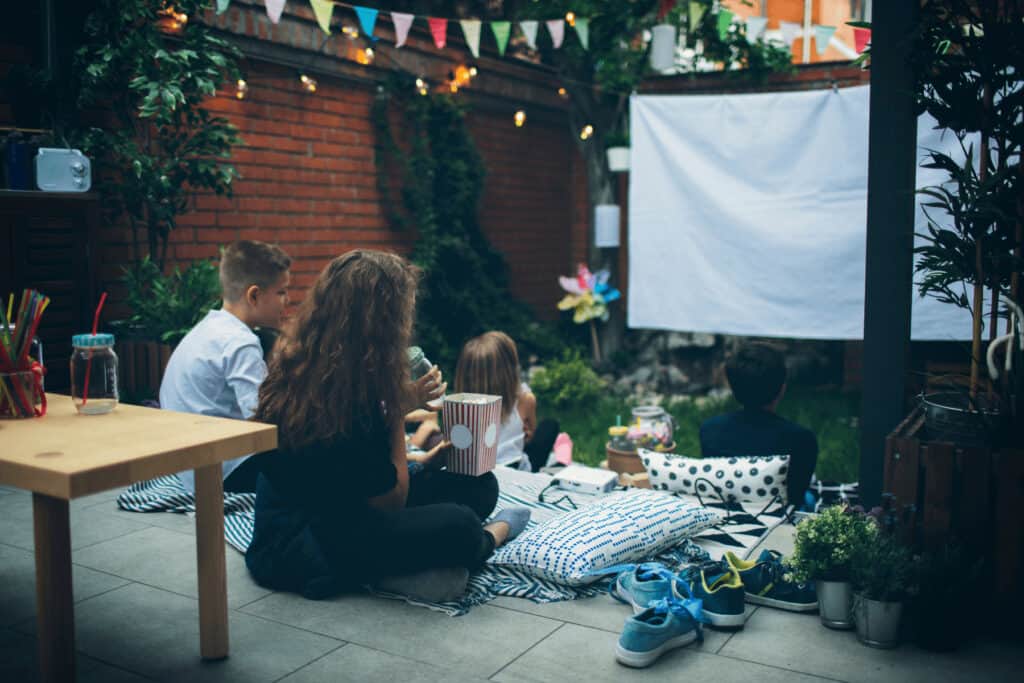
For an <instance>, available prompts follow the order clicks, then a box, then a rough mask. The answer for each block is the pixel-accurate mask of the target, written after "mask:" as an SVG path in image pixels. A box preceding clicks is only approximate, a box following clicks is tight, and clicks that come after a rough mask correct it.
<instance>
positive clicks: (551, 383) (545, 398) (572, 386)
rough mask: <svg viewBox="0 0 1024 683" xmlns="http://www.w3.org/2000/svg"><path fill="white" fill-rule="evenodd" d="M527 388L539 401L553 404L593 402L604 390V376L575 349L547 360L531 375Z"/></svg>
mask: <svg viewBox="0 0 1024 683" xmlns="http://www.w3.org/2000/svg"><path fill="white" fill-rule="evenodd" d="M530 388H531V389H533V392H534V394H536V395H537V402H538V403H539V404H540V405H543V406H545V407H547V406H551V407H554V408H565V407H568V406H570V405H580V404H582V405H593V404H596V403H597V401H598V399H599V398H601V397H602V396H603V395H604V394H605V392H606V390H607V386H606V384H605V382H604V380H602V379H601V378H600V377H599V376H598V375H597V373H596V372H594V369H593V368H591V367H590V364H589V363H587V361H585V360H584V359H583V356H582V355H580V352H579V351H578V350H575V349H571V350H566V351H565V352H563V354H562V357H561V358H560V359H558V360H552V361H549V362H548V363H547V364H546V365H545V366H544V367H543V369H541V370H540V371H539V372H537V373H536V374H535V375H534V376H533V379H532V380H531V382H530Z"/></svg>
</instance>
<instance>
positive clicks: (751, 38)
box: [747, 17, 768, 43]
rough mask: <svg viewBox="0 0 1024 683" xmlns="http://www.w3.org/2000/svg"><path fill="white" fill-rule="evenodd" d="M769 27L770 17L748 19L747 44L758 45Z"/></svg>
mask: <svg viewBox="0 0 1024 683" xmlns="http://www.w3.org/2000/svg"><path fill="white" fill-rule="evenodd" d="M767 26H768V17H747V42H748V43H756V42H757V39H758V38H760V37H761V35H762V34H764V29H765V28H766V27H767Z"/></svg>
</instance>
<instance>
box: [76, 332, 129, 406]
mask: <svg viewBox="0 0 1024 683" xmlns="http://www.w3.org/2000/svg"><path fill="white" fill-rule="evenodd" d="M71 345H72V346H73V347H74V350H73V351H72V352H71V399H72V400H73V401H74V402H75V408H77V409H78V412H79V413H81V414H83V415H103V414H104V413H109V412H110V411H111V410H113V409H114V407H115V406H117V399H118V395H117V354H116V353H114V335H112V334H76V335H75V336H73V337H72V338H71Z"/></svg>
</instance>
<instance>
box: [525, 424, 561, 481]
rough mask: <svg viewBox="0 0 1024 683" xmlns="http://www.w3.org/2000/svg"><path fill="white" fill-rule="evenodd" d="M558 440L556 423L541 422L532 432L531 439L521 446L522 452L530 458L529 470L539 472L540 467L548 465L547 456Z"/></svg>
mask: <svg viewBox="0 0 1024 683" xmlns="http://www.w3.org/2000/svg"><path fill="white" fill-rule="evenodd" d="M557 438H558V421H557V420H552V419H545V420H541V421H540V422H539V423H538V424H537V429H535V430H534V432H533V438H531V439H530V440H529V442H527V444H526V445H525V446H523V451H524V452H525V453H526V456H527V457H528V458H530V469H531V470H533V471H534V472H539V471H540V468H541V467H544V465H546V464H548V455H550V454H551V448H552V446H554V445H555V439H557Z"/></svg>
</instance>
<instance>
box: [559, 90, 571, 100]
mask: <svg viewBox="0 0 1024 683" xmlns="http://www.w3.org/2000/svg"><path fill="white" fill-rule="evenodd" d="M558 96H559V97H561V98H562V99H563V100H564V99H567V98H568V97H569V91H568V90H566V89H565V88H559V89H558Z"/></svg>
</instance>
